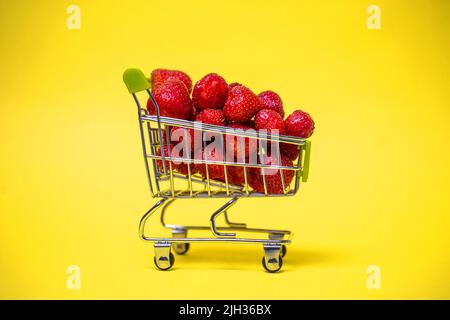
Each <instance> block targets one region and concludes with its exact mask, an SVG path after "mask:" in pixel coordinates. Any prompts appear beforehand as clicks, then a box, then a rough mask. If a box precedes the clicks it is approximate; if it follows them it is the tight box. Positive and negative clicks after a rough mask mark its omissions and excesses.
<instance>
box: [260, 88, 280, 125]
mask: <svg viewBox="0 0 450 320" xmlns="http://www.w3.org/2000/svg"><path fill="white" fill-rule="evenodd" d="M258 98H259V101H260V102H261V109H270V110H273V111H275V112H278V113H279V114H280V116H281V118H284V109H283V101H281V98H280V96H279V95H278V94H277V93H275V92H273V91H271V90H267V91H263V92H261V93H260V94H258Z"/></svg>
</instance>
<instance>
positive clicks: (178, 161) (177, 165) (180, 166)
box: [156, 144, 195, 175]
mask: <svg viewBox="0 0 450 320" xmlns="http://www.w3.org/2000/svg"><path fill="white" fill-rule="evenodd" d="M169 150H170V153H169ZM173 151H174V150H173V146H172V145H170V147H168V146H167V144H165V145H164V156H165V157H169V156H171V157H172V161H169V160H165V161H164V162H165V164H166V170H167V174H169V170H170V165H169V163H170V164H171V165H172V171H178V172H179V173H181V174H184V175H187V174H188V165H189V166H190V168H191V174H194V173H195V166H194V164H193V163H190V164H189V162H187V161H186V160H185V159H184V157H183V154H180V155H178V154H176V152H173ZM156 155H158V156H161V148H159V149H158V151H157V152H156ZM156 165H157V166H158V169H159V170H160V172H161V173H162V172H164V167H163V162H162V160H156Z"/></svg>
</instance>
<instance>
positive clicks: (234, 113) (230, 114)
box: [223, 86, 260, 122]
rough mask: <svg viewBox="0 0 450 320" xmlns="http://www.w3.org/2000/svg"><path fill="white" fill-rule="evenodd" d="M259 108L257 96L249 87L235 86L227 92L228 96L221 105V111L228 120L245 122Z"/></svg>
mask: <svg viewBox="0 0 450 320" xmlns="http://www.w3.org/2000/svg"><path fill="white" fill-rule="evenodd" d="M259 108H260V102H259V99H258V96H257V95H256V94H254V93H253V92H252V91H251V90H250V89H249V88H247V87H244V86H235V87H233V88H231V90H230V91H229V92H228V98H227V101H226V102H225V106H224V107H223V113H224V114H225V118H227V120H228V121H234V122H246V121H248V120H250V119H251V118H252V117H253V116H254V115H255V114H256V112H258V110H259Z"/></svg>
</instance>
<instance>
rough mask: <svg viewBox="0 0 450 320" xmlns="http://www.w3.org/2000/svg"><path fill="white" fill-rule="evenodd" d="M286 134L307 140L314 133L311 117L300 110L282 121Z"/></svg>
mask: <svg viewBox="0 0 450 320" xmlns="http://www.w3.org/2000/svg"><path fill="white" fill-rule="evenodd" d="M284 123H285V124H286V134H287V135H289V136H295V137H300V138H309V137H310V136H311V135H312V134H313V132H314V120H313V119H312V118H311V116H310V115H309V114H308V113H306V112H304V111H301V110H296V111H294V112H293V113H292V114H291V115H290V116H289V117H287V118H286V120H285V121H284Z"/></svg>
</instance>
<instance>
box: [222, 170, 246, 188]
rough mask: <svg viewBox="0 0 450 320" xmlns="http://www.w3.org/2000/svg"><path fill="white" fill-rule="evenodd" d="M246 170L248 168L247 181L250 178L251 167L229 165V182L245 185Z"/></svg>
mask: <svg viewBox="0 0 450 320" xmlns="http://www.w3.org/2000/svg"><path fill="white" fill-rule="evenodd" d="M244 170H247V182H249V180H250V175H249V169H248V168H244V167H238V166H227V177H228V183H231V184H235V185H238V186H239V185H244V184H245V176H244Z"/></svg>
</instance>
